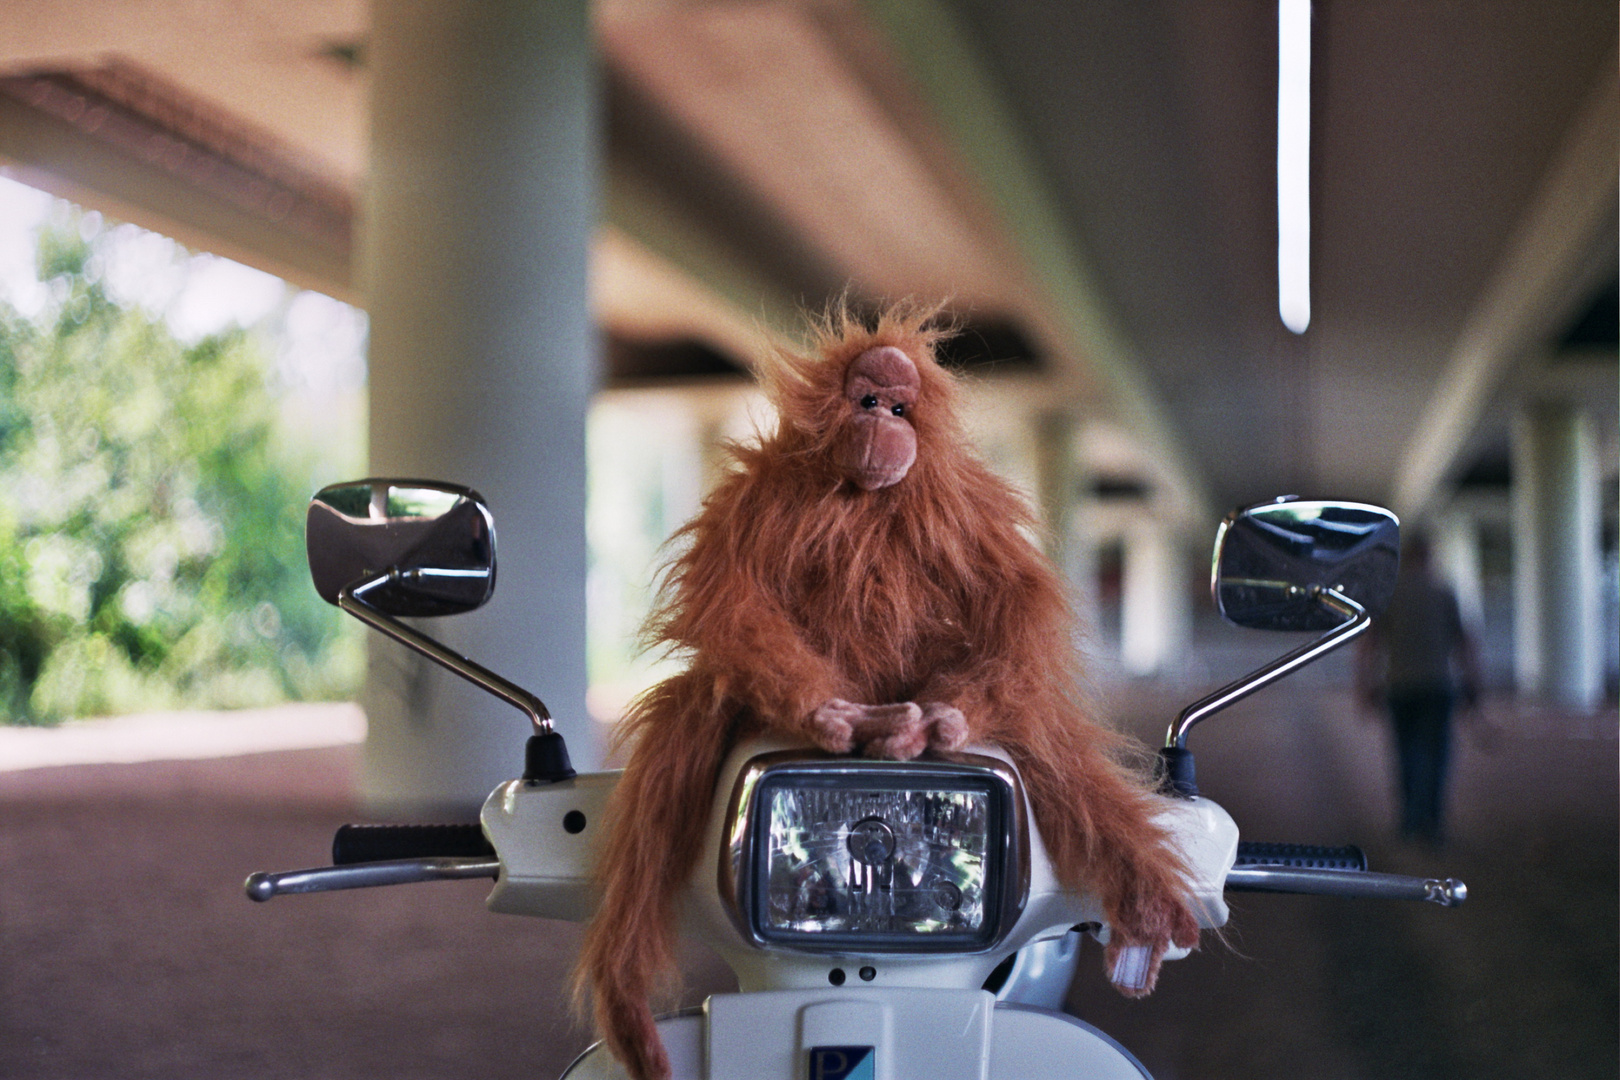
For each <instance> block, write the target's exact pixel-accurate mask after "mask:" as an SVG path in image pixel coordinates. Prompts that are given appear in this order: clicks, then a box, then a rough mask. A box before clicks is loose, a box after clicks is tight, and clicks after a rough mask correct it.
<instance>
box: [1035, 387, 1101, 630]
mask: <svg viewBox="0 0 1620 1080" xmlns="http://www.w3.org/2000/svg"><path fill="white" fill-rule="evenodd" d="M1078 431H1079V424H1078V423H1077V422H1076V420H1075V419H1074V417H1072V416H1070V415H1069V414H1068V413H1063V412H1046V413H1042V414H1040V415H1039V416H1038V417H1036V420H1035V479H1036V498H1037V499H1038V500H1039V502H1040V506H1039V510H1040V514H1041V522H1042V524H1043V526H1044V527H1045V529H1046V537H1047V554H1048V556H1050V557H1051V559H1052V563H1053V565H1054V566H1056V567H1057V569H1058V573H1059V574H1061V575H1062V577H1063V580H1064V583H1065V584H1066V585H1067V586H1068V590H1069V603H1070V604H1072V605H1073V606H1074V614H1075V622H1076V624H1077V626H1078V627H1079V631H1080V635H1081V642H1082V648H1085V649H1088V650H1090V649H1095V648H1096V647H1097V642H1096V637H1097V621H1098V613H1097V541H1096V538H1095V537H1094V535H1093V533H1094V531H1095V530H1093V529H1092V528H1090V527H1089V526H1090V523H1089V522H1088V521H1087V520H1086V518H1087V509H1088V503H1089V502H1090V501H1091V500H1090V499H1089V497H1088V496H1086V495H1085V491H1086V489H1087V486H1088V485H1087V483H1086V468H1085V466H1084V465H1083V464H1082V463H1081V462H1080V458H1079V456H1078Z"/></svg>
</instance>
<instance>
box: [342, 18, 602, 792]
mask: <svg viewBox="0 0 1620 1080" xmlns="http://www.w3.org/2000/svg"><path fill="white" fill-rule="evenodd" d="M367 63H368V66H369V67H370V69H371V73H372V79H373V89H372V99H373V100H372V121H371V122H372V135H371V138H372V151H371V152H372V159H371V177H370V182H369V183H368V184H367V186H366V205H365V214H364V216H363V222H364V229H365V232H364V235H363V236H362V237H361V249H360V262H359V265H360V270H361V283H362V289H363V291H364V294H365V297H366V306H367V308H368V309H369V311H370V315H371V470H372V472H373V473H374V474H376V475H405V476H428V477H434V478H442V479H447V480H454V481H457V482H461V483H465V484H468V485H470V486H472V487H474V488H476V489H478V490H479V491H480V492H482V493H483V494H484V496H485V497H486V498H487V499H488V500H489V502H490V505H491V507H492V509H493V511H494V514H495V522H496V529H497V534H498V536H499V540H500V546H499V552H500V555H499V558H500V572H499V579H498V588H497V589H496V593H495V598H494V599H493V600H492V601H491V603H490V604H489V606H488V607H487V608H485V609H484V610H482V611H479V612H476V613H473V614H470V615H464V616H459V617H457V618H454V619H445V620H439V621H436V622H433V623H431V624H430V625H429V626H428V627H427V628H428V629H429V630H430V631H431V632H432V633H434V634H435V635H437V636H439V637H440V638H441V640H443V641H445V642H446V643H447V644H449V645H450V646H451V647H452V648H454V649H457V650H458V651H461V652H463V653H465V654H466V655H469V656H471V657H473V658H474V659H476V660H478V661H479V662H481V663H483V664H485V665H486V666H488V667H490V668H491V669H493V670H495V671H497V672H499V673H500V674H502V675H505V676H506V677H507V678H510V679H512V680H514V681H515V682H518V683H521V684H523V685H525V686H527V687H529V688H530V689H532V690H534V691H535V692H536V693H538V694H539V695H540V696H541V697H542V698H543V699H545V701H546V703H547V704H548V705H549V707H550V709H551V712H552V713H553V714H554V716H555V717H556V718H557V726H558V729H559V730H560V731H562V732H563V734H564V735H565V736H566V737H567V738H568V739H569V743H570V748H571V750H572V752H573V756H574V762H575V765H576V767H578V768H581V769H584V768H590V767H592V766H593V765H594V764H595V762H596V761H597V758H598V756H599V752H598V749H597V747H596V746H595V744H594V738H595V735H594V732H593V731H592V726H591V724H590V723H589V721H588V719H587V717H586V712H585V689H586V674H585V572H586V557H585V416H586V409H587V406H588V403H589V398H590V393H591V390H592V388H593V381H594V379H595V343H594V334H593V331H592V326H591V318H590V311H589V307H588V304H587V300H586V256H587V251H588V243H589V239H590V236H591V230H592V227H593V225H594V223H595V220H596V214H595V206H594V191H595V161H596V146H595V122H594V120H595V118H594V111H595V99H596V95H595V93H594V87H593V63H592V59H591V47H590V35H589V24H588V19H587V6H586V4H585V3H584V0H561V2H556V3H543V4H541V3H533V2H532V0H487V2H485V3H480V4H474V5H465V4H453V3H449V2H448V0H375V3H374V4H373V28H372V33H371V37H370V38H369V40H368V43H367ZM364 704H365V707H366V713H367V716H368V718H369V722H370V733H369V736H368V738H367V744H366V765H365V776H364V780H363V795H364V797H365V799H366V801H367V803H368V804H369V805H370V806H371V807H373V808H377V809H382V810H388V811H395V812H397V811H400V810H413V811H423V810H429V809H440V810H442V809H453V810H471V809H473V808H475V807H476V806H477V805H478V804H479V802H480V801H481V800H482V798H483V797H484V795H485V794H487V792H488V791H489V789H490V788H491V787H492V786H493V785H494V784H495V783H496V782H498V781H500V780H502V779H506V778H509V777H511V776H514V775H516V774H517V772H518V771H519V770H520V769H521V767H522V750H523V741H524V738H525V736H526V735H527V734H528V730H527V729H528V725H527V722H526V721H525V720H524V718H523V716H522V714H521V713H519V712H518V711H517V710H515V709H513V708H511V707H510V706H508V705H505V704H503V703H501V702H500V701H497V700H495V699H494V698H492V697H490V696H489V695H487V694H484V693H482V692H480V691H478V690H476V689H474V688H473V687H471V686H469V685H467V684H465V683H463V682H462V681H461V680H459V679H457V678H455V677H454V676H451V675H449V674H448V673H446V672H443V671H441V670H439V669H438V668H437V667H434V666H432V665H430V664H428V663H427V662H426V661H423V660H420V659H418V658H417V657H415V656H414V654H410V653H407V652H406V651H405V650H404V649H402V648H401V647H399V646H397V645H395V644H394V643H393V642H389V641H384V640H381V639H378V638H375V637H373V639H372V646H371V668H370V678H369V681H368V685H367V689H366V694H365V698H364Z"/></svg>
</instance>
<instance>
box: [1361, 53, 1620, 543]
mask: <svg viewBox="0 0 1620 1080" xmlns="http://www.w3.org/2000/svg"><path fill="white" fill-rule="evenodd" d="M1599 70H1600V74H1599V76H1598V79H1597V81H1596V82H1595V83H1594V85H1593V87H1592V90H1591V91H1590V93H1589V96H1588V98H1587V101H1586V104H1585V105H1584V106H1583V107H1582V109H1581V111H1580V113H1579V114H1577V116H1576V119H1575V121H1574V123H1573V124H1572V125H1571V126H1570V129H1569V131H1568V132H1567V133H1566V135H1565V137H1564V140H1563V143H1562V145H1561V146H1560V148H1559V150H1558V152H1557V153H1556V155H1555V156H1554V158H1553V160H1552V164H1551V165H1550V167H1549V168H1548V170H1547V172H1546V173H1545V174H1544V176H1543V178H1542V181H1541V184H1540V185H1539V187H1538V189H1537V191H1536V193H1535V195H1534V196H1533V197H1532V199H1531V200H1530V203H1529V208H1528V210H1527V211H1526V212H1525V214H1524V216H1523V217H1522V218H1521V219H1520V221H1519V225H1518V227H1517V228H1516V229H1515V230H1514V232H1513V234H1512V235H1511V236H1510V238H1509V240H1508V242H1507V245H1506V247H1505V248H1504V250H1503V254H1502V257H1501V259H1500V261H1499V262H1498V263H1497V267H1496V271H1495V273H1494V274H1493V275H1492V278H1491V281H1490V284H1489V285H1488V286H1487V287H1486V289H1485V291H1484V292H1483V293H1482V294H1481V295H1480V298H1479V300H1478V302H1477V303H1476V304H1475V306H1474V307H1473V309H1472V310H1471V311H1470V313H1469V315H1468V318H1467V321H1466V322H1465V323H1464V324H1463V329H1462V332H1461V333H1460V334H1459V335H1458V337H1457V342H1456V344H1455V346H1454V347H1453V348H1452V350H1451V355H1450V357H1449V358H1448V359H1447V361H1446V364H1445V368H1444V370H1443V371H1442V373H1441V375H1440V378H1439V379H1438V380H1437V382H1436V384H1435V391H1434V394H1433V395H1432V396H1431V397H1430V399H1429V401H1428V404H1427V405H1426V406H1425V407H1424V410H1423V413H1422V416H1421V419H1420V420H1419V422H1418V424H1417V426H1416V428H1415V429H1414V431H1413V434H1412V436H1411V439H1410V440H1409V441H1408V443H1407V445H1406V449H1405V451H1404V452H1403V453H1402V455H1401V460H1400V465H1399V468H1398V470H1397V473H1396V482H1395V488H1394V500H1393V501H1394V504H1395V505H1394V509H1395V511H1396V512H1397V513H1399V514H1400V515H1401V516H1402V517H1405V518H1414V519H1415V518H1416V517H1418V516H1420V515H1421V514H1422V513H1423V512H1424V511H1426V510H1428V509H1430V508H1431V507H1432V506H1433V505H1434V504H1435V503H1436V502H1437V501H1438V500H1439V498H1440V496H1441V495H1442V493H1443V489H1444V487H1445V485H1446V482H1447V479H1448V477H1449V476H1450V475H1451V474H1452V473H1453V471H1454V470H1455V469H1456V467H1457V466H1458V464H1459V458H1460V455H1461V453H1462V451H1463V449H1464V448H1465V447H1467V446H1468V445H1469V444H1470V440H1471V439H1472V437H1473V436H1474V434H1475V430H1476V429H1477V428H1478V426H1479V424H1480V422H1481V419H1482V418H1483V417H1484V416H1485V414H1486V413H1487V412H1488V411H1489V410H1490V408H1491V406H1492V403H1493V401H1494V399H1495V397H1496V395H1497V394H1498V392H1499V391H1500V390H1501V389H1502V388H1503V387H1504V384H1506V383H1507V382H1508V381H1509V380H1510V378H1511V377H1512V376H1513V375H1514V373H1515V372H1516V371H1518V370H1520V369H1521V368H1522V367H1523V366H1524V365H1525V364H1528V363H1532V362H1535V361H1536V360H1538V359H1541V358H1544V356H1545V352H1544V348H1543V346H1544V342H1545V339H1546V338H1547V337H1548V336H1549V335H1551V334H1552V333H1554V332H1555V330H1556V327H1557V324H1558V322H1559V321H1560V320H1562V319H1565V318H1567V317H1568V316H1569V315H1570V313H1571V311H1572V309H1573V307H1574V306H1575V305H1577V304H1579V303H1580V302H1581V301H1582V300H1583V299H1584V298H1585V296H1584V292H1585V290H1589V289H1590V288H1592V287H1594V286H1596V285H1598V284H1599V283H1600V277H1599V276H1600V275H1602V274H1605V273H1608V272H1611V271H1612V270H1613V259H1612V257H1611V258H1608V259H1604V258H1602V257H1601V256H1602V253H1603V252H1605V251H1612V250H1613V244H1614V235H1613V234H1614V221H1615V203H1616V198H1617V195H1620V78H1617V74H1616V70H1617V68H1616V62H1615V60H1614V58H1612V57H1611V59H1610V61H1609V62H1608V63H1606V64H1604V65H1602V66H1601V68H1600V69H1599ZM1594 253H1597V255H1596V256H1594Z"/></svg>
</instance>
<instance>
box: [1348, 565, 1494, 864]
mask: <svg viewBox="0 0 1620 1080" xmlns="http://www.w3.org/2000/svg"><path fill="white" fill-rule="evenodd" d="M1401 554H1402V558H1401V567H1400V572H1399V576H1398V578H1397V581H1396V585H1395V593H1394V595H1393V597H1391V599H1390V604H1389V609H1388V610H1387V611H1385V612H1384V615H1383V618H1381V619H1375V620H1373V624H1372V627H1371V628H1370V629H1369V630H1368V632H1367V634H1366V635H1365V636H1364V638H1363V642H1362V648H1361V651H1360V654H1359V656H1358V663H1357V667H1356V676H1357V678H1356V681H1357V688H1358V690H1359V696H1360V698H1361V701H1362V702H1363V704H1364V705H1365V706H1367V707H1368V708H1369V709H1370V710H1374V711H1376V712H1377V713H1380V714H1383V713H1387V715H1388V716H1389V720H1390V723H1391V727H1392V730H1393V733H1394V736H1395V748H1396V753H1397V757H1398V761H1399V780H1400V796H1401V836H1402V837H1403V838H1405V839H1408V840H1417V841H1420V842H1423V843H1427V844H1436V845H1437V844H1439V843H1441V842H1442V840H1443V838H1444V831H1443V827H1442V826H1443V819H1444V811H1445V794H1446V778H1447V774H1448V771H1449V766H1450V758H1451V726H1452V725H1451V721H1452V716H1453V714H1454V713H1458V712H1460V713H1461V714H1462V715H1463V716H1465V717H1469V716H1471V714H1472V713H1473V710H1474V709H1475V707H1476V706H1477V704H1478V699H1479V652H1478V649H1477V647H1476V646H1475V643H1474V639H1473V636H1472V635H1471V634H1469V632H1468V629H1467V627H1466V626H1464V624H1463V620H1462V613H1461V611H1460V610H1459V608H1458V605H1457V595H1456V593H1455V592H1453V591H1452V589H1451V587H1450V586H1449V585H1447V584H1446V583H1445V582H1443V581H1441V580H1440V579H1439V578H1438V577H1437V576H1436V575H1435V573H1434V570H1433V566H1432V559H1431V551H1430V547H1429V543H1428V540H1427V538H1426V537H1423V536H1421V535H1419V536H1415V537H1413V538H1412V539H1410V540H1409V541H1408V542H1407V544H1406V545H1405V550H1404V551H1402V553H1401Z"/></svg>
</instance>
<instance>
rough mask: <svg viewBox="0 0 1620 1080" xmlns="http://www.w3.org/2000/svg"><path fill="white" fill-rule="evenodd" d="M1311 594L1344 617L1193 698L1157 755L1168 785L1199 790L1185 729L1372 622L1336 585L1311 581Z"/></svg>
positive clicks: (1345, 640) (1183, 791) (1192, 791)
mask: <svg viewBox="0 0 1620 1080" xmlns="http://www.w3.org/2000/svg"><path fill="white" fill-rule="evenodd" d="M1310 596H1311V599H1313V600H1315V601H1316V602H1317V603H1318V604H1320V605H1321V606H1323V607H1325V608H1327V609H1328V610H1329V611H1333V612H1336V613H1337V614H1339V615H1342V616H1343V617H1344V619H1345V621H1344V622H1343V623H1340V624H1339V625H1338V626H1336V627H1334V628H1333V629H1332V630H1329V631H1328V632H1327V633H1326V634H1324V635H1323V636H1321V637H1320V638H1317V639H1316V640H1315V641H1311V642H1307V643H1306V644H1304V645H1301V646H1300V647H1299V648H1297V649H1295V650H1293V651H1292V652H1289V653H1285V654H1284V655H1282V656H1279V657H1278V658H1277V659H1275V660H1273V661H1271V663H1269V664H1266V665H1265V666H1264V667H1261V668H1257V669H1255V670H1254V671H1251V672H1250V673H1249V674H1247V675H1245V676H1243V677H1242V678H1241V679H1238V680H1236V681H1235V682H1230V683H1228V684H1226V685H1225V686H1223V687H1221V688H1220V689H1219V690H1217V691H1215V692H1214V693H1213V694H1210V695H1208V696H1206V697H1203V698H1200V699H1199V700H1197V701H1195V702H1193V703H1192V704H1191V705H1188V706H1187V707H1186V708H1185V709H1183V710H1181V715H1179V716H1177V717H1176V719H1175V721H1174V722H1173V723H1172V724H1171V725H1170V730H1169V732H1168V734H1166V735H1165V739H1164V749H1163V750H1161V751H1160V756H1161V757H1162V758H1163V759H1164V761H1165V763H1166V765H1167V766H1168V768H1169V773H1170V786H1171V787H1172V788H1173V789H1174V790H1175V791H1176V792H1177V793H1179V794H1182V795H1196V794H1198V787H1197V784H1196V782H1195V781H1194V779H1193V768H1192V755H1191V754H1190V753H1189V752H1188V750H1187V733H1188V732H1189V731H1191V730H1192V728H1193V725H1194V724H1196V723H1198V722H1199V721H1200V720H1206V719H1208V718H1209V717H1211V716H1213V715H1215V714H1216V713H1218V712H1220V711H1221V710H1222V709H1224V708H1226V707H1227V706H1229V705H1235V704H1237V703H1238V702H1239V701H1242V700H1243V699H1244V698H1246V697H1248V696H1249V695H1250V694H1252V693H1254V692H1255V691H1256V690H1259V689H1261V688H1262V687H1266V686H1270V685H1271V684H1272V683H1274V682H1276V681H1277V680H1278V679H1281V678H1282V677H1284V676H1285V675H1291V674H1293V673H1294V672H1296V671H1298V670H1299V669H1300V668H1302V667H1304V666H1305V665H1306V664H1309V663H1310V662H1311V661H1313V660H1317V659H1320V658H1321V657H1323V656H1325V655H1327V654H1328V653H1330V652H1332V651H1333V650H1334V649H1337V648H1338V647H1339V646H1341V645H1344V644H1347V643H1348V642H1350V641H1352V640H1353V639H1355V638H1357V637H1359V636H1361V634H1362V633H1363V632H1364V631H1365V630H1366V629H1367V628H1368V627H1369V626H1371V625H1372V618H1371V617H1370V616H1369V615H1368V614H1367V610H1366V609H1365V608H1363V607H1362V606H1361V605H1360V604H1358V603H1356V602H1355V601H1354V600H1352V599H1350V598H1349V597H1348V596H1346V595H1345V594H1344V593H1342V592H1340V591H1339V590H1338V589H1331V588H1325V587H1323V586H1320V585H1313V586H1312V587H1311V589H1310Z"/></svg>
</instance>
